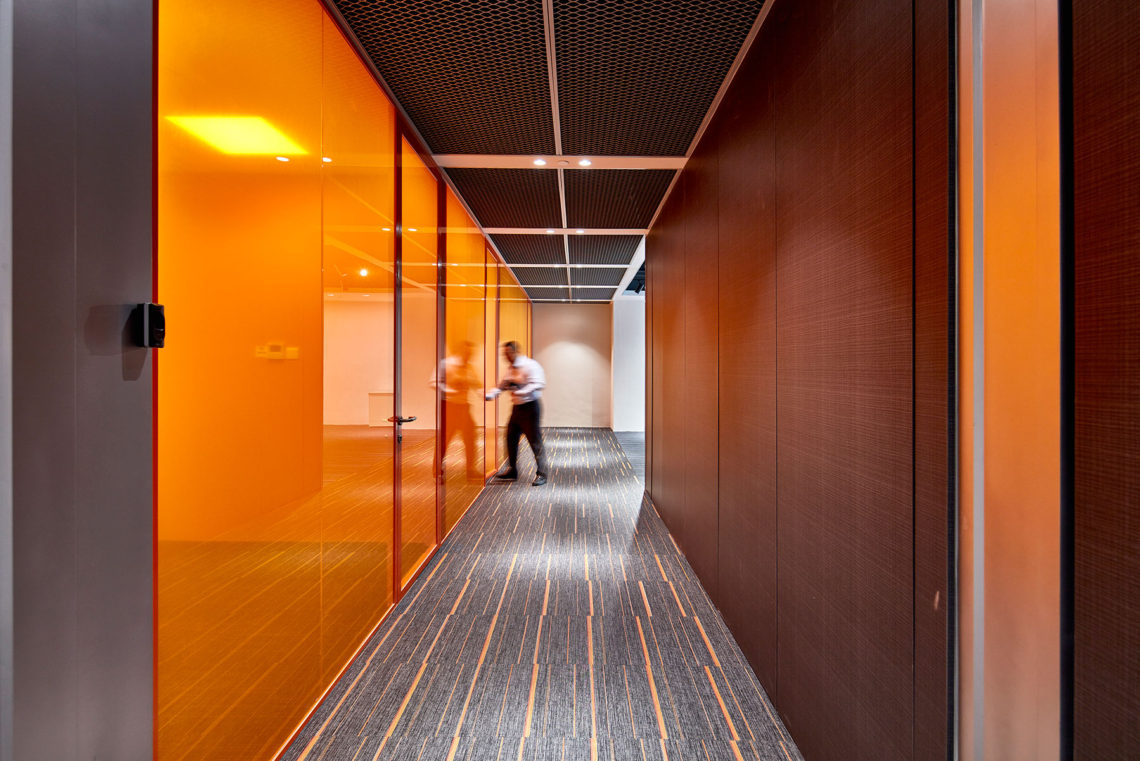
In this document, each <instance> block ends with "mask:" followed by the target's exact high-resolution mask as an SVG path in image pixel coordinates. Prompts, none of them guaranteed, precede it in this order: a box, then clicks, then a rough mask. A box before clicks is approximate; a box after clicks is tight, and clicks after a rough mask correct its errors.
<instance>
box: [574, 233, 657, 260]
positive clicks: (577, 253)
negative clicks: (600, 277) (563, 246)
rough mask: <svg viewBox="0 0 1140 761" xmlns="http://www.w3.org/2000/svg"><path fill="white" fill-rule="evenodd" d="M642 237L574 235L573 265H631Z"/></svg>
mask: <svg viewBox="0 0 1140 761" xmlns="http://www.w3.org/2000/svg"><path fill="white" fill-rule="evenodd" d="M640 242H641V236H640V235H572V236H570V263H571V264H629V262H630V260H632V259H633V254H634V252H635V251H637V244H638V243H640Z"/></svg>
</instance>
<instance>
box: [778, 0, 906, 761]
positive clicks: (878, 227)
mask: <svg viewBox="0 0 1140 761" xmlns="http://www.w3.org/2000/svg"><path fill="white" fill-rule="evenodd" d="M910 10H911V9H910V7H909V6H907V5H901V4H899V3H895V2H884V1H882V0H878V1H876V2H867V3H859V4H850V5H847V4H844V5H839V4H832V3H811V4H805V5H800V6H797V7H796V8H795V9H793V10H792V12H791V13H789V14H788V15H787V16H786V17H784V18H783V22H784V23H783V24H781V25H780V27H779V30H780V32H781V35H780V38H779V39H778V40H773V42H774V43H775V44H777V45H781V46H782V47H784V49H785V50H786V51H787V54H786V55H784V56H781V57H780V61H781V64H782V66H781V69H780V71H779V72H778V73H777V75H776V76H775V77H773V79H774V81H775V82H777V83H778V84H777V86H778V87H779V88H780V92H779V95H780V97H779V104H780V106H781V107H780V108H778V109H776V110H775V112H776V123H777V134H776V147H777V154H776V155H777V169H776V188H777V191H776V228H777V236H778V254H777V283H778V285H777V301H778V303H777V325H778V328H777V383H778V386H779V395H778V402H777V416H778V419H779V430H778V432H777V449H778V452H779V464H778V469H777V478H778V479H779V494H778V507H777V510H778V513H779V527H778V538H777V541H778V543H779V570H778V573H779V592H778V593H779V600H780V606H779V620H778V622H777V625H778V630H779V634H778V636H779V645H780V646H779V676H778V679H779V684H780V705H779V708H780V711H781V713H783V714H784V716H785V721H786V722H787V724H788V727H789V729H790V730H791V731H792V734H793V736H794V737H796V739H797V741H798V742H799V744H800V747H801V749H802V751H803V752H804V755H805V757H806V758H809V759H847V758H877V759H903V758H910V757H911V754H912V752H913V744H912V742H913V741H912V734H911V733H912V731H913V724H912V722H913V694H912V691H913V677H912V673H911V669H912V667H913V593H914V589H913V578H912V571H913V569H912V541H913V521H912V510H913V504H912V477H913V472H912V419H911V415H912V404H911V396H912V388H911V384H912V351H911V341H912V306H913V305H912V268H911V263H912V237H911V236H912V227H911V220H912V216H911V202H912V191H911V170H912V165H911V160H912V150H911V127H912V124H911V118H912V110H911V80H910V72H911V44H910V42H911V15H910ZM771 29H772V30H775V29H776V27H772V28H771ZM809 45H810V46H812V47H813V49H814V51H815V52H816V53H817V55H815V56H814V57H810V58H808V57H807V56H803V55H797V54H796V52H797V51H802V50H804V49H805V48H806V47H808V46H809ZM821 94H824V95H823V97H821ZM821 722H822V723H823V724H824V725H826V727H827V729H826V731H820V724H821Z"/></svg>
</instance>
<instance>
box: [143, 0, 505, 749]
mask: <svg viewBox="0 0 1140 761" xmlns="http://www.w3.org/2000/svg"><path fill="white" fill-rule="evenodd" d="M158 18H159V30H158V35H159V38H158V53H159V60H158V119H157V125H156V127H157V136H158V163H157V170H158V171H157V201H158V252H157V271H158V279H157V286H156V290H157V296H158V300H159V301H161V302H162V303H164V304H165V305H166V306H167V314H169V315H170V318H171V321H172V326H174V327H175V328H176V329H175V330H172V331H171V336H170V340H169V341H168V343H167V346H166V348H164V349H163V351H162V352H161V356H159V357H157V371H158V376H157V384H156V406H157V422H156V452H157V460H156V473H155V483H156V509H157V518H156V530H157V544H156V548H155V553H156V559H157V568H156V578H155V586H156V598H157V603H156V622H155V626H156V643H155V646H156V677H155V679H156V693H155V694H156V705H155V725H156V735H155V748H156V750H155V757H156V758H157V759H159V761H177V760H179V759H205V760H206V761H212V760H215V759H217V760H221V759H252V760H253V761H259V760H261V759H266V760H267V759H270V758H273V757H274V756H275V754H276V753H277V752H278V750H279V749H280V748H281V747H282V745H283V743H285V742H286V741H287V740H288V739H289V737H290V736H291V734H292V733H293V731H294V730H295V729H296V728H297V727H298V725H299V723H300V722H301V721H303V720H304V719H305V718H306V716H307V715H308V713H309V711H310V710H311V709H312V708H313V706H314V705H315V704H316V702H317V701H318V700H319V699H320V697H321V695H322V694H324V692H325V690H326V689H327V688H328V687H329V686H330V684H331V683H332V681H333V679H334V678H335V677H336V675H337V674H338V673H339V672H340V671H341V669H342V668H343V667H344V666H345V665H346V664H347V662H348V661H349V659H350V658H351V656H352V654H353V653H354V652H355V651H356V649H357V648H358V647H359V646H360V644H361V643H362V642H363V641H364V640H365V638H366V637H367V636H368V634H369V633H370V631H371V630H372V629H373V627H374V626H375V625H376V624H377V623H378V622H379V621H380V620H381V619H382V617H383V616H384V614H385V613H386V612H387V611H388V610H389V609H390V608H391V606H392V604H393V603H394V601H395V599H396V598H397V596H398V590H397V587H402V586H404V585H405V584H407V582H408V581H410V579H411V578H412V577H413V576H414V574H415V572H416V570H417V568H418V567H420V566H421V565H422V563H423V561H424V560H425V559H426V558H427V557H428V555H429V554H430V552H431V550H432V549H433V548H434V547H435V546H436V543H437V540H438V538H439V527H438V526H437V520H438V516H439V511H440V506H439V505H438V497H437V495H438V484H437V475H438V473H439V471H440V470H441V468H440V464H441V462H440V461H437V460H436V446H437V441H438V440H439V432H438V425H437V419H438V416H437V404H438V403H439V399H438V397H437V394H438V393H441V392H442V389H440V388H439V385H440V384H439V377H440V374H439V369H440V359H441V355H440V353H439V350H440V346H439V345H438V344H439V341H438V338H437V335H438V328H439V321H438V309H439V307H440V298H439V296H440V294H439V293H438V290H439V289H438V287H437V283H438V278H439V277H440V275H439V267H438V264H439V263H438V259H437V255H436V246H437V240H438V237H437V236H438V225H439V220H438V219H437V217H438V203H439V195H438V184H437V180H436V178H435V176H434V175H433V173H432V171H431V170H429V169H428V168H427V166H425V164H424V162H423V161H422V160H421V159H420V158H419V156H417V155H416V153H415V151H414V150H412V149H411V148H410V147H409V146H408V145H407V143H403V145H402V150H401V154H400V157H401V165H402V170H401V172H402V189H401V190H402V203H401V208H400V209H399V211H400V215H399V216H400V217H401V225H400V227H401V228H402V234H401V237H400V243H399V250H400V254H401V267H400V270H399V272H400V275H399V278H398V279H397V257H396V252H397V237H396V236H397V229H398V226H397V224H396V219H397V216H398V215H397V213H396V212H397V209H396V192H397V187H396V176H397V171H396V147H397V143H396V140H397V138H396V116H395V111H394V108H393V106H392V104H391V103H390V102H389V101H388V100H387V99H386V98H385V97H384V95H383V94H382V91H381V90H380V88H379V87H378V86H377V85H376V83H375V81H374V80H373V79H372V78H371V76H370V74H369V73H368V70H367V69H366V68H365V67H364V65H363V64H362V63H361V62H360V60H359V59H358V58H357V56H356V54H355V52H354V51H353V49H352V47H351V46H350V45H349V44H348V43H347V41H346V40H345V39H344V37H343V36H342V35H341V33H340V32H339V31H338V29H337V28H336V25H335V24H334V23H333V22H332V20H331V19H330V18H329V17H328V16H327V15H326V14H325V12H324V10H323V6H322V5H321V4H320V3H319V2H317V1H316V0H275V2H272V3H268V2H265V1H264V0H193V1H191V0H160V8H159V13H158ZM218 19H224V20H225V23H224V24H222V23H218ZM449 203H450V208H451V209H452V212H451V214H452V218H453V219H454V220H456V221H457V223H456V224H455V225H453V228H452V229H450V230H448V232H447V234H448V236H449V238H448V250H449V251H450V252H451V256H452V262H453V263H454V264H456V265H457V266H456V267H452V268H450V270H453V271H454V272H453V273H451V272H449V274H448V275H447V276H446V278H445V281H446V282H447V283H448V289H449V290H448V291H447V292H446V293H445V294H444V295H445V296H446V299H447V303H446V307H447V309H448V312H447V314H448V316H449V317H448V320H447V321H446V322H445V323H444V326H443V327H444V329H445V337H446V339H447V340H448V341H450V342H453V343H455V344H457V345H459V346H460V347H461V349H462V348H464V347H466V344H467V342H471V343H473V344H474V346H473V347H472V349H471V373H470V375H471V377H470V379H469V380H468V382H467V385H468V397H467V400H468V407H469V409H470V410H471V411H470V414H471V416H472V426H473V428H474V429H475V433H476V435H475V436H474V437H473V438H474V443H473V449H474V454H473V455H472V454H470V451H469V449H468V447H467V444H466V440H465V439H464V437H463V435H455V436H454V437H453V438H452V440H451V442H450V443H451V444H452V446H451V447H450V448H449V449H448V450H447V452H446V454H445V455H444V457H443V460H442V471H443V473H444V474H445V475H446V476H447V478H448V479H449V480H448V484H449V486H450V487H451V490H450V497H449V501H448V502H447V503H446V504H445V505H443V507H444V508H445V509H444V512H443V514H444V527H445V528H447V529H450V527H451V525H453V523H454V521H455V520H456V519H458V517H459V516H460V515H462V511H463V510H464V509H466V506H467V505H468V504H470V501H471V499H472V498H473V496H474V495H475V494H476V493H477V492H478V486H479V482H480V477H481V475H482V473H483V472H485V471H489V470H491V469H493V468H494V466H495V464H496V457H501V456H503V454H504V453H505V449H503V448H502V447H496V446H495V436H496V431H495V425H496V417H495V410H496V405H495V404H494V403H491V404H489V405H485V404H483V403H481V402H480V401H479V399H478V394H479V393H480V391H481V390H482V386H483V385H493V384H494V382H495V377H496V371H497V369H498V360H497V359H496V357H497V347H496V345H495V343H496V340H495V337H496V331H497V330H498V329H499V324H498V315H499V310H498V309H497V305H496V303H495V302H494V301H491V300H490V299H495V298H497V296H498V286H497V284H498V283H499V282H500V281H502V282H504V283H505V282H507V280H508V279H509V277H510V276H509V274H507V273H506V271H505V268H503V267H502V265H499V264H497V263H495V262H494V260H489V259H487V257H486V256H485V250H484V246H485V241H484V240H483V239H482V237H481V235H479V234H478V233H477V232H476V231H475V229H474V228H475V226H474V224H473V223H472V222H471V220H470V219H469V218H467V217H466V216H465V214H463V212H462V206H461V205H460V204H459V203H458V201H457V199H454V198H451V199H450V202H449ZM488 281H490V282H491V283H492V284H494V285H493V286H492V288H491V289H488V288H487V285H486V284H487V282H488ZM516 288H517V287H516ZM518 293H521V291H517V292H516V293H515V296H516V297H517V295H518ZM524 298H525V296H524ZM398 305H399V310H398V309H397V306H398ZM508 313H510V312H509V310H508ZM397 325H399V326H400V328H399V338H400V344H401V345H400V346H399V347H398V346H397V341H396V338H397ZM398 348H399V352H398V351H397V349H398ZM445 380H446V378H445ZM397 381H398V382H397ZM453 401H454V400H453ZM499 407H500V408H501V409H502V410H503V412H504V414H509V411H510V405H509V402H507V401H505V400H504V401H503V402H501V403H500V404H499ZM487 410H490V414H489V415H484V414H483V413H484V412H485V411H487ZM397 414H402V415H405V416H415V417H416V418H417V419H416V421H414V422H411V423H409V424H407V425H405V426H403V427H402V436H403V441H402V443H401V442H399V441H398V439H397V431H396V428H395V426H394V425H393V424H392V423H391V422H390V421H389V418H391V417H393V416H395V415H397ZM455 419H456V415H454V414H453V415H452V420H453V421H454V420H455ZM505 419H506V418H505V417H504V418H503V420H504V422H505ZM480 421H482V422H480ZM458 427H460V428H462V426H458ZM480 430H481V431H482V432H483V435H482V436H480V435H478V432H479V431H480ZM488 433H489V436H490V438H489V440H488ZM397 470H398V471H399V473H400V479H399V481H398V482H397V481H396V479H395V477H394V476H395V474H396V472H397ZM468 470H471V471H472V473H471V476H473V478H471V479H468ZM397 487H398V488H397ZM397 504H399V505H400V510H399V513H398V514H397V510H396V505H397ZM397 550H398V551H397ZM397 558H399V560H397Z"/></svg>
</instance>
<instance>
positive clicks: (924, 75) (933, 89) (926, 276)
mask: <svg viewBox="0 0 1140 761" xmlns="http://www.w3.org/2000/svg"><path fill="white" fill-rule="evenodd" d="M914 16H915V41H914V45H915V57H914V60H915V72H914V77H915V104H914V118H915V209H914V213H915V220H914V232H915V239H914V268H915V278H914V282H915V314H914V321H915V322H914V352H915V356H914V405H915V411H914V437H915V442H914V446H915V463H914V468H915V473H914V478H915V495H914V503H915V506H914V542H915V558H914V562H915V567H914V573H915V578H914V607H915V622H914V626H915V653H914V660H915V666H914V668H915V690H914V692H915V708H914V710H915V716H914V734H915V737H914V758H915V759H922V760H923V761H926V760H928V759H929V760H930V761H936V760H941V759H947V758H948V755H947V752H948V750H949V748H950V735H951V732H952V724H951V722H950V720H949V714H948V712H947V710H946V707H947V705H948V704H949V703H950V701H951V700H952V699H953V695H952V692H951V684H950V680H949V674H950V673H951V667H950V663H949V658H950V656H951V654H952V653H953V652H954V648H953V645H952V641H951V639H950V618H949V611H950V605H951V602H952V599H951V597H950V590H951V587H950V574H951V564H950V554H951V547H950V537H951V530H952V529H951V527H952V521H951V509H950V506H951V505H952V504H953V497H952V492H951V485H952V484H953V483H954V481H953V480H952V479H951V474H952V472H953V467H952V463H953V456H954V451H955V449H956V446H957V445H956V442H955V441H954V439H953V438H952V433H953V429H952V427H951V422H950V421H951V416H952V415H953V414H954V410H955V407H954V401H953V396H952V389H951V384H950V379H951V377H952V371H953V368H954V363H953V360H952V357H953V352H954V346H955V340H954V339H955V335H954V332H953V330H952V327H953V324H954V322H953V320H954V309H953V305H954V304H955V303H956V302H957V296H956V295H955V294H954V293H953V290H952V289H953V285H954V279H953V278H952V277H951V273H952V272H953V271H954V264H953V260H952V243H951V242H952V237H951V236H952V235H953V230H952V225H951V209H952V208H953V205H954V203H955V200H956V199H955V197H954V194H953V193H952V189H951V173H950V166H951V163H950V162H951V151H952V145H953V143H952V137H951V136H952V134H953V128H954V127H953V121H952V119H951V112H950V109H951V104H952V103H953V102H954V101H953V97H954V84H953V81H952V79H951V74H952V68H951V55H952V51H953V50H954V45H953V43H952V38H951V32H952V30H953V28H954V24H953V19H954V2H953V1H952V0H915V4H914Z"/></svg>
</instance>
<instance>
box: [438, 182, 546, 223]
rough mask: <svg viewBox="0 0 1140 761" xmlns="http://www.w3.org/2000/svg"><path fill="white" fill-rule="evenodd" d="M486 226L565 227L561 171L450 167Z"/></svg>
mask: <svg viewBox="0 0 1140 761" xmlns="http://www.w3.org/2000/svg"><path fill="white" fill-rule="evenodd" d="M447 173H448V175H450V176H451V179H452V180H453V181H454V182H455V187H456V188H457V189H458V190H459V194H460V195H461V196H463V198H464V199H466V201H467V203H468V204H469V205H470V206H471V210H472V211H473V212H475V216H476V217H477V218H478V220H479V222H480V223H481V224H482V225H483V226H484V227H561V226H562V210H561V204H560V203H559V201H558V173H557V172H551V171H545V170H542V169H448V170H447Z"/></svg>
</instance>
